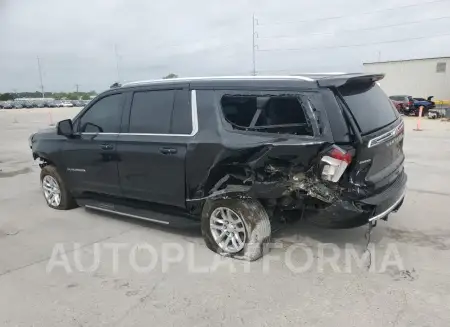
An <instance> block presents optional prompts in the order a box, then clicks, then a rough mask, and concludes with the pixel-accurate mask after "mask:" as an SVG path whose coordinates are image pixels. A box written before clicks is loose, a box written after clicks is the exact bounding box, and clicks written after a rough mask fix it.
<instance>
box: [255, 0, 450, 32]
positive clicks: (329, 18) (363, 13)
mask: <svg viewBox="0 0 450 327" xmlns="http://www.w3.org/2000/svg"><path fill="white" fill-rule="evenodd" d="M448 1H450V0H434V1H427V2H422V3H416V4H411V5H404V6H397V7H391V8H384V9H378V10H372V11H366V12H362V13H356V14H349V15H341V16H331V17H323V18H316V19H310V20H298V21H290V22H274V23H270V24H259V23H258V26H269V25H270V26H272V25H288V24H298V23H311V22H317V21H324V20H333V19H340V18H345V17H354V16H363V15H371V14H374V13H380V12H385V11H391V10H398V9H404V8H411V7H418V6H423V5H430V4H435V3H440V2H448Z"/></svg>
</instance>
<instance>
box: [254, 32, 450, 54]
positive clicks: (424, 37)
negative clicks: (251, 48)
mask: <svg viewBox="0 0 450 327" xmlns="http://www.w3.org/2000/svg"><path fill="white" fill-rule="evenodd" d="M447 35H450V33H445V34H439V35H432V36H419V37H411V38H406V39H397V40H390V41H381V42H372V43H360V44H350V45H333V46H325V47H310V48H292V49H281V48H280V49H260V50H259V49H258V51H261V52H269V51H304V50H315V49H335V48H352V47H362V46H367V45H376V44H386V43H395V42H405V41H411V40H421V39H431V38H435V37H441V36H447Z"/></svg>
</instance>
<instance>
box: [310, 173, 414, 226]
mask: <svg viewBox="0 0 450 327" xmlns="http://www.w3.org/2000/svg"><path fill="white" fill-rule="evenodd" d="M406 181H407V176H406V174H405V173H404V172H402V173H401V174H400V176H399V177H398V178H397V180H396V181H395V182H394V183H393V184H392V185H391V186H390V187H388V188H387V189H386V190H384V191H383V192H381V193H379V194H376V195H374V196H371V197H368V198H364V199H360V200H358V201H348V200H342V201H338V202H336V203H334V204H332V205H331V206H329V207H327V208H324V209H322V210H317V211H312V212H309V213H308V216H307V217H306V218H307V219H308V220H310V221H311V222H312V223H315V224H317V225H319V226H322V227H325V228H353V227H359V226H363V225H365V224H367V223H369V222H375V221H377V220H379V219H387V216H388V215H389V214H390V213H391V212H395V211H397V210H398V209H400V207H401V206H402V204H403V200H404V198H405V191H406Z"/></svg>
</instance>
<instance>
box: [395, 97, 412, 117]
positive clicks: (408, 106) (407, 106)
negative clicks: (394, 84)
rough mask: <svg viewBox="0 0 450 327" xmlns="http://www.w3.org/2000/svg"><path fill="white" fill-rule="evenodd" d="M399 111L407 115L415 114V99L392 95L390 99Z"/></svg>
mask: <svg viewBox="0 0 450 327" xmlns="http://www.w3.org/2000/svg"><path fill="white" fill-rule="evenodd" d="M389 99H391V101H392V103H393V104H394V106H395V107H396V108H397V110H398V111H399V112H400V113H402V114H405V115H409V114H411V113H414V99H413V97H412V96H409V95H391V96H390V97H389Z"/></svg>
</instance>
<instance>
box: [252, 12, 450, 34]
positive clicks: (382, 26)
mask: <svg viewBox="0 0 450 327" xmlns="http://www.w3.org/2000/svg"><path fill="white" fill-rule="evenodd" d="M448 18H450V16H443V17H436V18H428V19H421V20H416V21H409V22H405V23H399V24H391V25H380V26H373V27H367V28H358V29H347V30H340V31H337V32H336V33H334V32H317V33H306V34H302V35H298V36H294V35H292V36H291V35H278V36H277V35H276V36H265V37H261V38H260V37H258V36H257V38H258V39H275V38H277V39H284V38H286V39H297V38H301V37H304V36H305V35H335V34H341V33H342V32H359V31H370V30H377V29H382V28H388V27H397V26H406V25H413V24H419V23H422V22H426V21H430V20H432V21H437V20H441V19H448Z"/></svg>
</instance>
